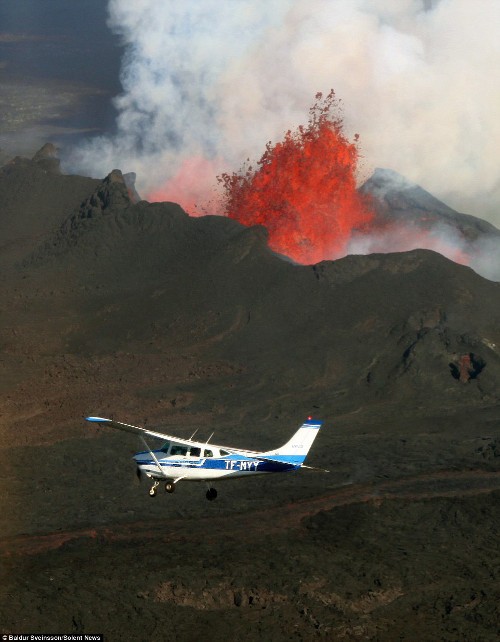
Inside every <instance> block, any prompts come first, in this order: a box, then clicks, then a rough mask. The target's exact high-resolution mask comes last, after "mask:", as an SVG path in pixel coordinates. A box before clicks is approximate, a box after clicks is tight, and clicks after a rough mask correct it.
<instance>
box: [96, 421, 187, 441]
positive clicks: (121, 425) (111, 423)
mask: <svg viewBox="0 0 500 642" xmlns="http://www.w3.org/2000/svg"><path fill="white" fill-rule="evenodd" d="M85 420H86V421H90V422H92V423H95V424H101V425H103V426H109V427H110V428H117V429H118V430H124V431H125V432H132V433H135V434H136V435H140V436H141V437H145V436H148V437H156V438H157V439H163V440H164V441H171V442H174V443H176V444H182V445H184V446H186V445H189V444H192V443H193V442H192V441H190V440H189V439H180V438H179V437H172V435H166V434H165V433H162V432H155V431H154V430H147V429H146V428H140V427H139V426H132V425H131V424H124V423H122V422H121V421H115V420H114V419H105V418H104V417H85Z"/></svg>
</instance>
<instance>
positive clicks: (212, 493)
mask: <svg viewBox="0 0 500 642" xmlns="http://www.w3.org/2000/svg"><path fill="white" fill-rule="evenodd" d="M216 498H217V491H216V490H215V488H209V489H208V490H207V499H208V501H209V502H213V501H214V499H216Z"/></svg>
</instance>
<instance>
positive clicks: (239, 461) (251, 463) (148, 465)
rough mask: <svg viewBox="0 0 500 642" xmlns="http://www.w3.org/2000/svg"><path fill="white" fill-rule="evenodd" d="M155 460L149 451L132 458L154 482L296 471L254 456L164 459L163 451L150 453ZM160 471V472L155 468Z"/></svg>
mask: <svg viewBox="0 0 500 642" xmlns="http://www.w3.org/2000/svg"><path fill="white" fill-rule="evenodd" d="M153 453H154V455H155V456H156V460H157V462H158V463H157V462H156V461H154V460H153V459H152V457H151V455H150V453H149V452H141V453H137V454H136V455H135V456H134V459H135V461H136V463H137V466H138V467H139V468H140V470H141V472H142V473H145V474H146V475H148V476H149V477H152V478H153V479H178V478H180V477H182V479H183V480H185V481H189V480H193V481H203V480H212V479H220V478H224V477H232V478H234V477H246V476H248V475H263V474H265V473H276V472H286V471H289V470H295V469H297V468H299V467H300V466H299V465H295V464H292V463H289V462H283V463H281V462H279V461H263V460H259V459H256V458H255V457H241V456H235V455H225V456H219V457H217V456H212V457H199V458H193V457H181V458H175V457H165V456H164V454H163V452H162V451H159V450H156V451H153ZM158 464H159V466H160V468H161V473H160V470H159V468H158Z"/></svg>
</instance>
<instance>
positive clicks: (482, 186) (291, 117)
mask: <svg viewBox="0 0 500 642" xmlns="http://www.w3.org/2000/svg"><path fill="white" fill-rule="evenodd" d="M109 15H110V18H109V24H110V26H111V27H112V29H113V30H115V31H116V32H117V33H119V34H121V36H122V38H123V41H124V43H125V44H126V54H125V57H124V60H123V65H122V75H121V81H122V84H123V89H124V92H123V94H122V95H120V96H119V97H117V98H116V99H115V105H116V108H117V110H118V119H117V131H116V134H115V135H113V136H109V137H101V138H97V139H93V140H91V141H89V142H88V143H87V144H86V145H85V146H83V147H81V148H80V149H79V150H77V151H75V152H74V153H73V154H72V157H71V158H70V159H69V160H68V162H69V165H70V167H71V169H77V170H78V171H80V172H81V171H85V172H87V173H88V174H91V175H97V176H102V175H104V174H105V173H107V172H108V171H109V168H110V167H115V166H116V167H120V168H122V169H123V170H124V171H136V172H137V174H138V190H139V192H140V193H142V194H143V195H145V196H147V197H150V196H151V195H154V194H155V193H156V194H159V195H161V196H162V197H163V199H165V200H179V201H180V202H181V203H182V204H186V205H187V204H192V202H195V201H199V200H206V198H207V196H208V197H209V195H210V190H211V189H212V187H213V186H214V185H215V180H214V178H215V175H216V174H217V173H220V172H221V171H227V170H232V169H238V168H239V167H240V166H241V164H242V162H243V161H244V160H245V159H246V158H247V157H250V159H255V158H258V157H260V155H261V153H262V151H263V148H264V145H265V143H266V142H267V141H268V140H273V141H276V140H279V139H280V138H281V137H282V135H283V132H284V131H286V130H287V129H289V128H294V127H296V126H297V125H299V124H301V123H304V121H305V120H306V119H307V113H308V108H309V106H310V105H311V103H312V100H313V98H314V96H315V94H316V92H317V91H325V92H328V91H329V89H330V88H331V87H333V88H334V89H335V91H336V94H337V96H338V97H339V98H341V99H342V101H343V105H344V125H345V128H346V132H347V134H348V135H350V136H352V135H353V134H354V133H355V132H359V133H360V135H361V139H360V142H361V153H362V155H363V157H364V160H363V167H362V171H363V174H364V176H362V177H361V178H367V177H368V176H369V174H371V172H372V170H373V169H374V167H376V166H378V167H390V168H394V169H396V170H397V171H398V172H400V173H402V174H403V175H405V176H407V177H408V178H409V179H410V180H412V181H414V182H416V183H418V184H420V185H422V186H423V187H425V189H427V190H429V191H430V192H431V193H433V194H435V195H436V196H438V197H439V198H441V199H442V200H444V201H445V202H446V203H448V204H449V205H451V206H452V207H454V208H455V209H457V210H458V211H465V212H468V213H470V214H474V215H477V216H482V217H483V218H486V219H488V220H489V221H491V222H492V223H494V224H496V225H499V224H500V207H499V205H500V176H499V170H498V162H497V158H498V141H499V140H500V118H499V117H498V116H499V106H500V84H499V83H498V82H495V79H496V78H497V74H498V68H499V67H500V47H499V46H498V42H499V28H498V25H499V24H500V2H498V0H477V1H476V2H471V1H470V0H377V1H376V2H373V1H372V0H309V2H307V3H306V2H302V1H301V0H273V2H268V0H232V1H231V2H221V1H220V0H204V1H203V2H199V0H184V1H183V2H182V3H177V2H173V1H170V0H168V1H166V2H157V0H110V1H109ZM183 199H184V200H183ZM186 200H187V201H189V203H186Z"/></svg>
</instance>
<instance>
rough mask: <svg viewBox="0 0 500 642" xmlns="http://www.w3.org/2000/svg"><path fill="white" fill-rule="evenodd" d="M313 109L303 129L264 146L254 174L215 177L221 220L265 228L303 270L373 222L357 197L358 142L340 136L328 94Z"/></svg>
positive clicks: (244, 172) (339, 124) (276, 248)
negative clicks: (220, 194) (219, 190)
mask: <svg viewBox="0 0 500 642" xmlns="http://www.w3.org/2000/svg"><path fill="white" fill-rule="evenodd" d="M316 101H317V102H316V103H315V104H314V106H313V107H312V108H311V109H310V112H309V113H310V118H309V124H308V125H307V127H305V126H302V125H301V126H300V127H299V128H298V129H297V130H296V131H295V132H291V131H288V132H287V133H286V135H285V138H284V140H283V141H282V142H279V143H276V144H275V145H271V143H268V144H267V146H266V151H265V153H264V155H263V156H262V158H261V159H260V160H259V162H258V163H257V169H253V168H252V167H248V168H247V169H246V170H245V169H243V170H241V171H240V172H239V173H233V174H228V173H225V174H222V175H221V176H219V177H218V181H219V182H220V183H222V185H223V187H224V191H225V197H224V201H223V206H224V210H225V213H226V214H227V216H229V217H231V218H234V219H236V220H238V221H239V222H240V223H243V224H244V225H264V226H265V227H266V228H267V230H268V232H269V246H270V247H271V249H273V250H274V251H276V252H280V253H282V254H286V255H287V256H289V257H290V258H292V259H293V260H295V261H297V262H298V263H307V264H309V263H317V262H318V261H321V260H324V259H332V258H335V257H338V256H341V255H343V254H344V253H345V251H344V250H345V248H346V246H347V243H348V242H349V239H350V238H351V234H352V231H353V230H355V229H358V230H359V229H362V228H363V227H364V226H366V225H367V224H368V223H369V222H370V221H372V219H373V218H374V214H373V213H372V212H371V210H370V206H369V203H368V201H367V200H366V198H365V197H363V196H362V195H360V194H359V193H358V192H357V191H356V180H355V172H356V165H357V161H358V150H357V147H356V143H357V140H358V135H357V134H356V136H355V142H354V143H351V142H349V141H348V140H347V139H346V137H345V136H344V135H343V133H342V119H341V118H340V117H338V116H334V114H333V113H332V112H333V111H334V108H335V110H336V111H337V112H338V103H337V101H336V99H335V94H334V92H333V90H332V91H331V92H330V93H329V94H328V96H327V97H326V98H323V95H322V94H321V93H318V94H316Z"/></svg>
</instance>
